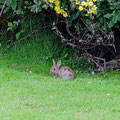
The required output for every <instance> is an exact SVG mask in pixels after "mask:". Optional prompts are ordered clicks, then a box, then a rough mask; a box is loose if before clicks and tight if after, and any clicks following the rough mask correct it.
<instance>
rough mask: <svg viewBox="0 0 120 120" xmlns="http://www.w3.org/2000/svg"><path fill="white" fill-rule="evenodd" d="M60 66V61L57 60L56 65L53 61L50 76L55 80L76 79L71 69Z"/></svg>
mask: <svg viewBox="0 0 120 120" xmlns="http://www.w3.org/2000/svg"><path fill="white" fill-rule="evenodd" d="M60 65H61V60H59V61H58V62H57V64H56V62H55V61H54V60H53V66H52V67H51V69H50V74H52V75H53V76H55V77H56V78H58V77H59V78H64V79H74V78H75V77H76V76H75V73H74V71H73V70H72V69H71V68H69V67H67V66H63V67H60Z"/></svg>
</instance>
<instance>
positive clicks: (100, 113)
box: [0, 59, 120, 120]
mask: <svg viewBox="0 0 120 120" xmlns="http://www.w3.org/2000/svg"><path fill="white" fill-rule="evenodd" d="M7 61H9V60H7ZM0 62H1V68H0V120H119V119H120V81H119V73H117V72H110V73H105V74H104V75H103V76H102V77H101V78H100V77H98V76H97V75H93V76H90V75H88V74H87V73H81V74H80V75H78V76H77V78H76V79H75V80H64V79H55V78H53V77H52V76H51V75H49V74H46V75H45V73H44V74H43V73H42V72H41V73H35V72H32V71H31V72H29V71H25V69H23V70H21V69H20V70H19V69H17V68H15V69H14V68H13V67H10V66H9V67H7V66H8V64H9V62H8V63H5V61H3V59H1V60H0ZM3 63H4V64H3Z"/></svg>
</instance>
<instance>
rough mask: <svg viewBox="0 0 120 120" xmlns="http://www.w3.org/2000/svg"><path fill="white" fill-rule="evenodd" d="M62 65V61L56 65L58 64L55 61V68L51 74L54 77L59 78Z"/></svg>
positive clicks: (52, 68)
mask: <svg viewBox="0 0 120 120" xmlns="http://www.w3.org/2000/svg"><path fill="white" fill-rule="evenodd" d="M60 65H61V60H59V61H58V62H57V64H56V62H55V61H54V60H53V66H52V67H51V69H50V74H52V75H54V76H55V77H59V69H60Z"/></svg>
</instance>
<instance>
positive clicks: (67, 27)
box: [66, 19, 78, 40]
mask: <svg viewBox="0 0 120 120" xmlns="http://www.w3.org/2000/svg"><path fill="white" fill-rule="evenodd" d="M66 30H67V32H68V33H69V35H70V36H71V37H72V38H73V39H75V40H78V38H77V37H76V36H74V35H73V34H72V33H71V31H70V29H69V23H68V20H67V19H66Z"/></svg>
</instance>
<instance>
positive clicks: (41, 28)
mask: <svg viewBox="0 0 120 120" xmlns="http://www.w3.org/2000/svg"><path fill="white" fill-rule="evenodd" d="M46 27H48V26H45V27H43V28H46ZM39 29H42V28H38V29H37V30H34V31H33V32H31V33H30V34H28V35H27V36H25V37H23V38H21V39H19V40H18V41H15V42H13V43H11V44H9V45H8V46H7V47H8V48H9V47H10V46H12V45H15V44H17V43H19V42H20V41H22V40H24V39H26V38H28V37H30V36H31V35H33V34H34V33H35V32H37V31H39Z"/></svg>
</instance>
